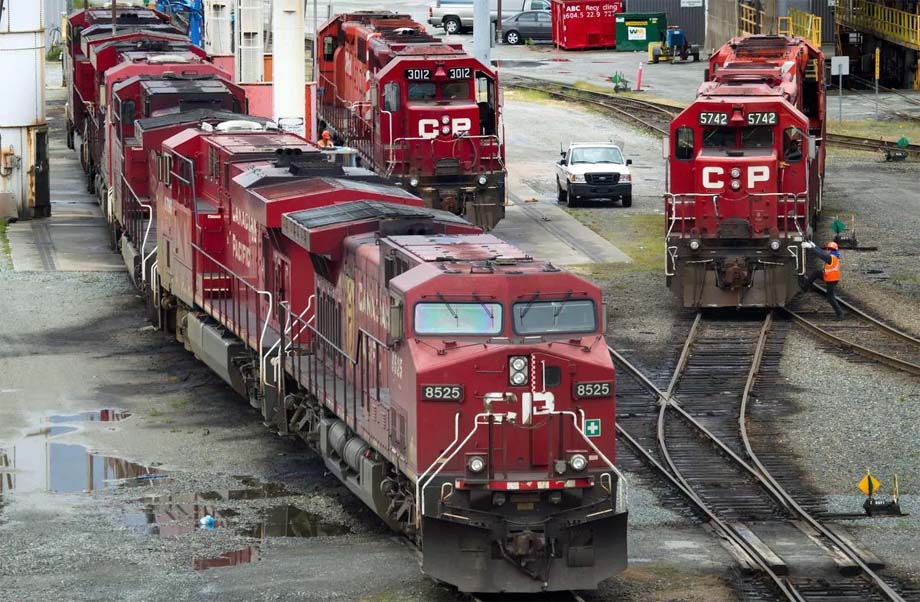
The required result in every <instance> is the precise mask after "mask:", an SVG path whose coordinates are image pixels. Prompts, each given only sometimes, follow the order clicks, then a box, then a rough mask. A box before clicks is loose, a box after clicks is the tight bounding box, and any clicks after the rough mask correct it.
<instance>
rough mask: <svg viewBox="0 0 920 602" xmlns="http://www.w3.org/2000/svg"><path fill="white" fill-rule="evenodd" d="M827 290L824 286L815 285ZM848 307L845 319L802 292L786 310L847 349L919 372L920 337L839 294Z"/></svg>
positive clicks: (809, 329) (906, 370)
mask: <svg viewBox="0 0 920 602" xmlns="http://www.w3.org/2000/svg"><path fill="white" fill-rule="evenodd" d="M814 288H815V290H817V291H819V292H820V293H822V295H823V294H824V293H825V290H824V288H822V287H820V286H818V285H817V284H815V285H814ZM838 301H840V304H841V305H842V306H843V307H844V308H846V310H847V315H846V317H845V319H844V320H842V321H837V320H835V319H834V318H833V314H832V313H831V312H830V311H829V310H828V309H827V305H826V303H825V301H824V299H823V298H821V297H818V296H817V295H802V296H800V297H799V298H798V299H796V301H795V302H794V304H793V305H792V306H791V307H788V308H784V309H783V312H784V313H785V314H786V315H788V316H789V317H790V318H792V319H793V321H795V322H796V323H797V324H799V325H801V326H802V327H804V328H805V329H806V330H808V331H809V332H811V333H812V334H815V335H817V336H819V337H821V338H823V339H824V340H826V341H828V342H830V343H831V344H833V345H834V346H836V347H838V348H839V349H842V350H844V351H845V352H846V353H849V354H851V353H855V354H858V355H860V356H862V357H864V358H867V359H869V360H871V361H874V362H880V363H883V364H885V365H887V366H890V367H892V368H895V369H897V370H902V371H904V372H907V373H909V374H914V375H918V376H920V339H917V338H916V337H914V336H912V335H910V334H908V333H906V332H903V331H901V330H898V329H897V328H895V327H893V326H891V325H890V324H887V323H885V322H883V321H881V320H879V319H878V318H875V317H873V316H871V315H869V314H868V313H866V312H864V311H863V310H861V309H859V308H858V307H856V306H855V305H853V304H852V303H849V302H847V301H844V300H843V299H840V298H839V297H838Z"/></svg>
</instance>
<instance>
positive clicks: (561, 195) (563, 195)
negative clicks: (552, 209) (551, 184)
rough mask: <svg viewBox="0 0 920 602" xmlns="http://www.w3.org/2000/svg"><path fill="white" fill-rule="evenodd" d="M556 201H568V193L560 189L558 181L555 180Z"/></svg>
mask: <svg viewBox="0 0 920 602" xmlns="http://www.w3.org/2000/svg"><path fill="white" fill-rule="evenodd" d="M556 199H557V200H558V201H559V202H560V203H565V202H566V201H568V200H569V193H568V192H566V191H565V190H563V189H562V186H561V185H560V184H559V180H558V179H557V180H556Z"/></svg>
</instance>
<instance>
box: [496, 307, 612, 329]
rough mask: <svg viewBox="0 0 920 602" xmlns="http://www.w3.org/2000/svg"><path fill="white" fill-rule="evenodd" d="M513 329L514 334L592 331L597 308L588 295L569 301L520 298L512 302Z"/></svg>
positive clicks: (595, 321)
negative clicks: (518, 301) (530, 300)
mask: <svg viewBox="0 0 920 602" xmlns="http://www.w3.org/2000/svg"><path fill="white" fill-rule="evenodd" d="M511 314H512V316H513V317H514V332H516V333H517V334H530V335H532V334H552V333H557V332H559V333H562V332H566V333H572V332H594V331H595V330H597V312H595V311H594V301H592V300H590V299H582V300H577V301H575V300H573V301H533V302H528V301H522V302H520V303H515V304H514V306H513V308H512V310H511Z"/></svg>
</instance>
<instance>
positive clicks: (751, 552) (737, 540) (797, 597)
mask: <svg viewBox="0 0 920 602" xmlns="http://www.w3.org/2000/svg"><path fill="white" fill-rule="evenodd" d="M688 340H689V337H688ZM607 349H608V351H609V352H610V355H611V356H613V357H614V358H615V359H616V360H617V361H618V362H619V363H620V364H621V365H623V366H625V367H626V368H627V370H629V372H631V373H632V374H633V375H634V376H635V377H636V378H637V379H638V380H639V381H640V382H641V383H642V384H643V385H644V386H646V387H647V388H648V389H649V390H651V391H653V392H654V393H655V394H657V395H658V397H659V402H660V403H661V410H660V414H659V437H660V436H661V428H662V424H661V422H660V417H661V415H662V414H664V413H665V412H666V410H667V408H668V407H674V406H671V404H670V403H669V400H668V398H667V397H666V395H667V394H666V393H665V392H664V391H662V390H661V389H659V388H658V386H657V385H655V383H653V382H652V381H651V380H650V379H649V378H648V377H647V376H645V374H643V373H642V371H641V370H639V369H638V368H637V367H635V366H633V365H632V363H630V362H629V360H627V359H626V358H625V357H623V356H622V355H621V354H620V353H619V352H618V351H616V350H615V349H614V348H613V347H610V346H608V347H607ZM697 424H698V423H697ZM616 429H617V433H619V434H620V435H622V436H623V437H624V439H625V440H626V441H627V443H629V444H630V445H631V446H632V447H633V449H635V451H636V452H637V453H638V454H639V455H640V456H641V457H642V458H643V459H644V460H645V461H646V462H648V463H649V464H651V465H652V466H653V467H654V468H655V469H656V470H657V471H658V472H659V473H661V475H662V476H663V477H664V478H665V479H667V480H668V481H669V482H670V483H671V484H672V485H673V486H674V487H675V488H676V489H677V490H678V491H680V492H681V493H682V494H683V495H684V496H685V497H686V498H687V499H688V500H690V502H691V503H692V504H693V505H694V506H696V508H697V509H698V510H699V511H700V512H702V513H703V514H705V515H706V517H707V518H709V520H710V522H711V523H712V524H714V525H715V527H716V529H717V530H718V531H719V532H720V533H721V534H722V536H723V537H724V538H725V539H726V540H728V541H730V542H731V543H732V544H733V545H734V546H735V547H737V548H738V549H740V550H741V551H742V552H744V554H746V555H747V557H748V558H749V559H750V560H751V561H752V562H753V563H754V564H755V565H756V566H757V568H759V569H760V570H761V571H763V573H764V574H765V575H767V577H769V578H770V580H771V581H772V582H773V583H774V584H775V585H776V587H777V589H779V591H780V592H782V594H783V595H784V596H785V597H786V599H787V600H792V601H793V602H805V599H804V598H803V597H802V595H801V594H800V593H799V592H798V590H796V589H795V587H794V586H792V584H791V583H789V581H788V580H787V579H786V578H784V577H782V576H780V575H778V574H777V573H776V572H775V571H774V570H773V569H772V568H771V567H770V564H769V563H768V562H767V560H766V559H765V558H763V557H762V556H761V555H760V552H759V551H758V550H757V548H755V547H754V546H752V545H751V544H750V543H749V542H748V541H747V540H746V539H745V538H744V537H742V536H741V535H739V534H738V532H737V531H736V530H735V529H733V528H732V527H731V526H730V525H729V524H728V523H727V522H726V521H724V520H722V519H721V518H720V517H719V516H718V515H717V514H716V513H715V511H714V510H713V509H712V508H710V507H709V506H708V505H707V504H706V502H704V501H703V500H702V499H701V498H700V497H699V496H698V495H697V494H696V492H695V491H693V488H692V487H691V486H690V484H689V483H687V481H686V479H684V477H683V476H682V475H681V473H680V471H678V470H676V469H675V467H674V463H673V461H672V460H671V457H670V455H669V454H668V452H667V447H666V446H665V447H664V448H662V453H663V455H664V457H665V460H666V461H667V463H668V465H669V466H670V468H668V467H665V466H663V465H662V464H661V463H660V462H659V461H658V460H657V459H656V458H655V457H654V455H652V453H651V452H650V451H649V450H647V449H645V448H644V447H642V445H641V444H640V443H639V442H638V441H637V440H636V439H635V438H634V437H633V436H632V435H630V434H629V432H627V431H626V429H624V428H623V425H622V424H620V423H619V422H618V423H617V425H616ZM710 436H711V435H710Z"/></svg>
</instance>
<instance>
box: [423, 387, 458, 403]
mask: <svg viewBox="0 0 920 602" xmlns="http://www.w3.org/2000/svg"><path fill="white" fill-rule="evenodd" d="M421 388H422V399H423V400H425V401H462V400H463V385H422V387H421Z"/></svg>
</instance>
